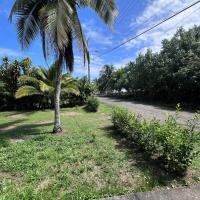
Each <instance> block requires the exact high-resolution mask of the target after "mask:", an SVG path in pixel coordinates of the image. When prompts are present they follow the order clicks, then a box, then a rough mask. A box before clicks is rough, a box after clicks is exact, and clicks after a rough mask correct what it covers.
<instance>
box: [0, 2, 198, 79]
mask: <svg viewBox="0 0 200 200" xmlns="http://www.w3.org/2000/svg"><path fill="white" fill-rule="evenodd" d="M13 2H14V0H0V59H1V58H2V57H3V56H8V57H9V58H10V59H15V58H17V59H21V58H24V57H31V58H32V60H33V65H34V66H44V67H47V64H46V63H45V61H44V59H43V54H42V49H41V43H40V39H39V38H38V39H37V40H36V41H35V42H34V43H33V44H32V46H31V48H30V49H28V50H27V51H25V52H22V51H21V49H20V45H19V43H18V41H17V37H16V32H15V25H14V24H10V23H9V22H8V14H9V11H10V9H11V7H12V4H13ZM116 2H117V6H118V9H119V16H118V19H117V21H116V23H115V25H114V29H115V30H114V31H111V30H110V29H109V28H108V27H107V26H105V25H104V24H103V23H102V22H101V20H100V19H99V18H98V17H97V16H96V15H95V13H94V12H92V11H91V10H88V9H84V10H80V11H79V16H80V19H81V22H82V26H83V29H84V31H85V35H86V37H87V38H89V46H90V51H91V58H92V62H91V76H92V78H95V77H97V76H98V73H99V71H100V70H101V68H102V67H103V65H104V64H113V65H114V66H115V67H116V68H120V67H123V66H124V65H125V64H126V63H128V62H129V61H130V60H134V59H135V58H136V56H137V55H138V54H139V53H140V52H141V53H144V52H145V51H146V50H147V49H148V48H151V49H152V50H153V51H154V52H158V51H159V50H160V48H161V42H162V40H163V39H164V38H171V37H172V36H173V34H174V33H175V32H176V29H177V28H178V27H180V26H183V27H184V28H185V29H188V28H191V27H193V26H194V24H196V25H199V24H200V20H199V19H200V4H198V5H196V6H194V7H193V8H191V9H189V10H188V11H186V12H184V13H183V14H181V15H179V16H177V17H176V18H174V19H173V20H171V21H169V22H167V23H165V24H163V25H162V26H160V27H158V28H156V29H154V30H153V31H151V32H149V33H147V34H145V35H143V36H142V37H140V38H138V39H137V40H134V41H132V42H130V43H128V44H126V45H125V46H123V47H122V48H120V49H118V50H116V51H114V52H112V53H110V54H107V55H104V56H102V53H103V52H105V51H107V50H109V49H110V48H112V47H114V46H115V45H117V44H119V43H121V42H123V41H124V40H126V39H128V38H129V37H131V36H134V35H136V34H138V33H140V32H142V31H143V30H145V29H147V28H148V27H150V26H152V25H154V24H156V23H157V22H159V21H160V20H162V19H164V18H165V17H167V16H169V15H172V14H173V13H174V12H176V11H179V10H180V9H182V8H184V7H185V6H187V5H189V4H191V3H192V2H195V0H140V1H139V0H116ZM75 52H76V53H75V70H74V73H73V75H74V76H78V77H81V76H83V75H86V74H87V70H86V68H84V66H83V60H82V58H81V55H80V54H79V53H78V51H76V50H75ZM49 64H51V61H49Z"/></svg>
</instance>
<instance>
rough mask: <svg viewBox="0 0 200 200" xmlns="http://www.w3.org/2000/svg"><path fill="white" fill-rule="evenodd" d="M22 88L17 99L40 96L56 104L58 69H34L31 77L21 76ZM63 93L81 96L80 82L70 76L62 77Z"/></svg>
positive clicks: (18, 91)
mask: <svg viewBox="0 0 200 200" xmlns="http://www.w3.org/2000/svg"><path fill="white" fill-rule="evenodd" d="M18 81H19V84H20V87H19V89H18V90H17V91H16V93H15V97H16V99H20V98H22V97H27V96H32V95H40V96H44V97H46V98H47V99H49V100H50V101H51V105H52V104H53V103H54V98H53V97H54V92H55V88H56V67H55V65H52V66H51V67H50V68H49V69H48V70H47V69H44V68H33V70H32V72H31V73H30V75H23V76H20V77H19V79H18ZM61 93H63V94H66V93H67V94H69V93H71V94H75V95H79V94H80V91H79V88H78V82H77V80H76V79H74V78H72V77H71V76H69V75H68V74H64V75H63V76H62V82H61Z"/></svg>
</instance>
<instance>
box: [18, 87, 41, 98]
mask: <svg viewBox="0 0 200 200" xmlns="http://www.w3.org/2000/svg"><path fill="white" fill-rule="evenodd" d="M32 95H43V94H42V93H41V92H40V91H38V90H37V89H36V88H35V87H32V86H23V87H20V88H19V89H18V90H17V92H16V93H15V98H16V99H20V98H22V97H27V96H32Z"/></svg>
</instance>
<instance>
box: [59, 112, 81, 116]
mask: <svg viewBox="0 0 200 200" xmlns="http://www.w3.org/2000/svg"><path fill="white" fill-rule="evenodd" d="M61 115H63V116H78V115H81V113H78V112H64V113H62V114H61Z"/></svg>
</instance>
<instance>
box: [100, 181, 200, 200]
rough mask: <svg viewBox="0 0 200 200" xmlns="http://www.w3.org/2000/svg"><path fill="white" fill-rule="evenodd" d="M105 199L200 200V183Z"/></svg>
mask: <svg viewBox="0 0 200 200" xmlns="http://www.w3.org/2000/svg"><path fill="white" fill-rule="evenodd" d="M104 200H200V185H196V186H193V187H191V188H177V189H168V190H161V191H154V192H144V193H142V192H141V193H136V194H131V195H126V196H121V197H111V198H106V199H104Z"/></svg>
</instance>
